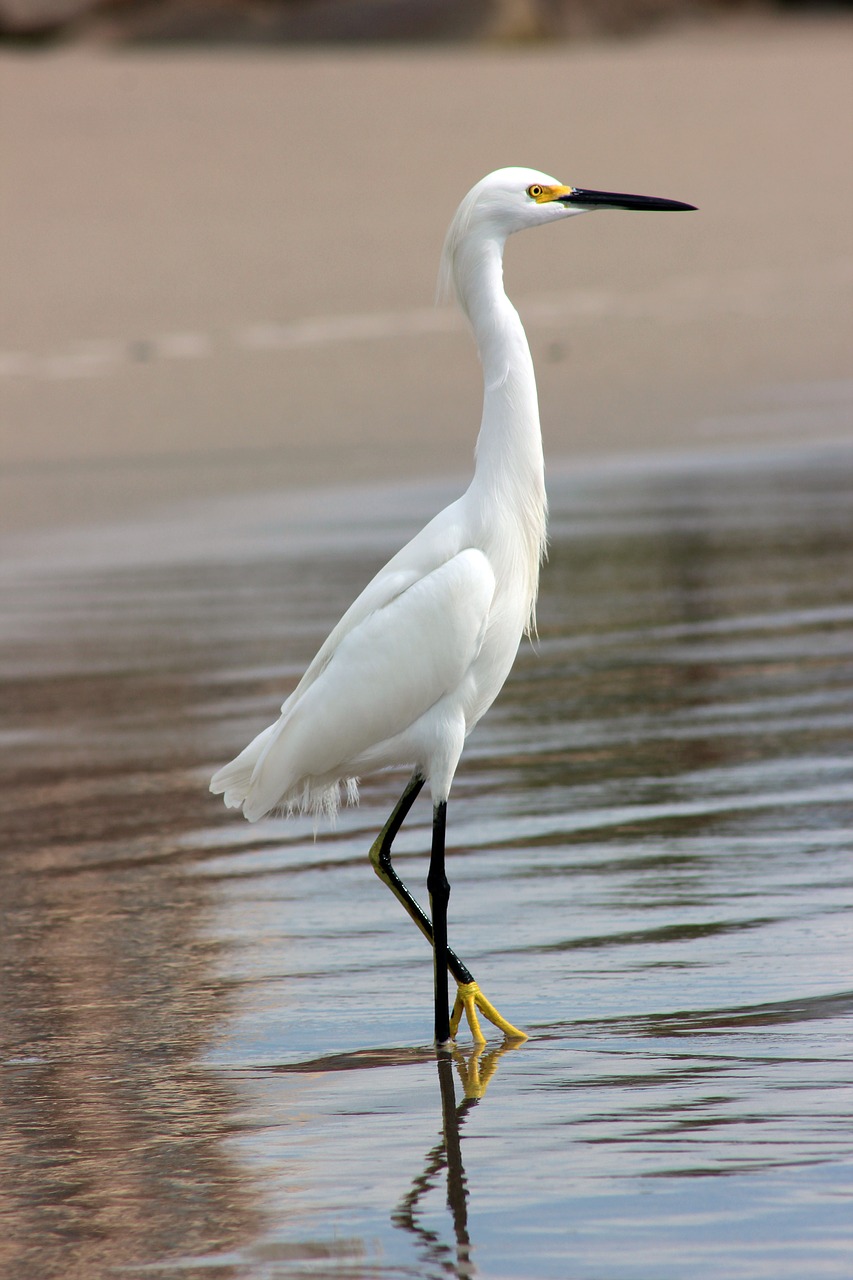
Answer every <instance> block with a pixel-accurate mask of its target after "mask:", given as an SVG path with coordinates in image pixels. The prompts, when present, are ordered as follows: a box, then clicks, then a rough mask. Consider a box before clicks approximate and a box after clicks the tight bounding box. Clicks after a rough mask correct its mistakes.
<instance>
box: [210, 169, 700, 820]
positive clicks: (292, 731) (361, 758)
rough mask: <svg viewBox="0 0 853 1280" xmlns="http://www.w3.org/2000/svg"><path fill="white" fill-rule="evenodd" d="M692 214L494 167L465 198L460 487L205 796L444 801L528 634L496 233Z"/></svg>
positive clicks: (512, 319)
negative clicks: (590, 215)
mask: <svg viewBox="0 0 853 1280" xmlns="http://www.w3.org/2000/svg"><path fill="white" fill-rule="evenodd" d="M606 205H610V206H615V207H622V208H635V209H636V208H659V209H663V208H669V209H675V208H690V206H689V205H681V204H679V203H678V202H675V201H665V200H654V199H649V198H647V197H643V196H621V195H613V194H611V193H602V192H588V191H582V190H581V189H579V188H575V187H566V186H562V185H561V184H559V183H558V182H557V181H556V180H555V179H554V178H551V177H548V175H547V174H543V173H539V172H537V171H536V170H533V169H518V168H514V169H500V170H498V171H497V172H495V173H492V174H489V175H488V177H486V178H484V179H483V180H482V181H481V182H479V183H477V185H476V186H475V187H473V188H472V190H471V191H470V192H469V193H468V195H467V196H466V197H465V199H464V200H463V201H462V203H461V205H460V206H459V209H458V210H457V212H456V215H455V217H454V218H453V221H452V222H451V225H450V229H449V231H448V233H447V238H446V241H445V245H444V252H443V255H442V263H441V272H440V288H441V289H442V290H443V291H445V292H447V291H450V290H452V291H454V292H455V294H456V296H457V298H458V300H459V302H460V304H461V306H462V309H463V311H464V312H465V314H466V316H467V317H468V320H469V322H470V324H471V327H472V329H473V331H474V336H475V338H476V341H477V347H478V350H479V355H480V360H481V363H482V367H483V379H484V400H483V416H482V423H481V426H480V432H479V436H478V439H477V448H476V467H475V471H474V477H473V479H472V481H471V484H470V486H469V488H468V489H467V491H466V492H465V493H464V494H463V495H462V497H461V498H459V499H458V500H457V501H456V502H454V503H452V504H451V506H449V507H447V508H446V509H445V510H444V511H442V512H441V513H440V514H439V515H437V516H436V517H435V518H434V519H433V520H432V521H430V523H429V524H428V525H427V526H426V528H424V529H423V530H421V532H420V533H419V534H417V536H416V537H414V538H413V539H412V541H411V542H409V543H408V544H407V545H406V546H405V547H403V548H402V550H401V551H399V552H398V553H397V555H395V556H394V557H393V559H391V560H390V561H389V562H388V564H386V565H385V567H384V568H383V569H381V570H380V571H379V573H378V574H377V575H376V577H375V578H373V580H372V581H371V582H370V583H369V584H368V585H367V587H365V589H364V591H363V592H362V593H361V595H360V596H359V597H358V599H357V600H356V601H355V602H354V604H353V605H352V606H351V607H350V608H349V609H348V610H347V612H346V613H345V614H344V616H343V618H342V619H341V621H340V622H339V623H338V625H337V626H336V627H335V629H334V631H333V632H332V634H331V635H330V636H329V638H328V639H327V640H326V642H325V644H324V645H323V647H322V648H321V649H320V652H319V653H318V654H317V656H316V657H315V659H314V661H313V662H312V663H311V665H310V666H309V668H308V670H307V671H306V673H305V675H304V676H303V677H302V680H301V681H300V683H299V684H298V686H297V687H296V689H295V690H294V691H293V693H292V694H291V695H290V697H289V698H288V699H287V700H286V702H285V703H284V705H283V706H282V709H281V716H280V717H279V719H278V720H277V721H276V723H275V724H274V725H272V726H270V727H269V728H268V729H265V730H264V731H263V732H262V733H260V734H259V735H258V737H257V738H255V739H254V741H253V742H251V743H250V744H249V746H248V747H246V749H245V750H244V751H243V752H242V753H241V754H240V755H239V756H237V758H236V759H235V760H234V761H232V762H231V763H230V764H227V765H225V767H224V768H222V769H220V770H219V772H218V773H216V774H215V776H214V777H213V780H212V781H211V784H210V786H211V790H212V791H213V792H215V793H217V794H219V793H221V794H224V797H225V803H226V804H227V805H229V806H231V807H232V808H242V810H243V813H244V814H245V816H246V817H247V818H248V819H249V820H250V821H255V820H256V819H258V818H261V817H263V815H264V814H266V813H269V812H270V811H271V810H273V809H277V808H283V809H284V810H285V811H286V812H288V813H291V812H294V811H303V812H304V811H309V812H313V813H314V814H315V815H319V814H325V815H327V816H329V817H333V816H334V813H335V811H336V808H337V805H338V802H339V798H340V794H341V787H342V785H343V786H345V788H346V791H347V796H348V798H349V799H351V800H352V799H354V798H356V797H357V779H358V777H359V775H360V774H363V773H368V772H372V771H374V770H377V769H383V768H386V767H388V766H392V765H410V766H414V767H415V768H416V769H418V771H419V772H420V774H421V776H423V777H424V778H425V779H426V780H427V781H428V782H429V784H430V789H431V792H432V798H433V803H434V804H436V803H439V802H441V801H444V800H446V799H447V796H448V793H449V790H450V785H451V782H452V780H453V775H454V772H455V770H456V766H457V764H458V762H459V757H460V754H461V752H462V747H463V744H464V741H465V738H466V736H467V735H468V734H469V733H470V732H471V730H472V729H473V728H474V726H475V725H476V723H477V721H478V720H479V719H480V717H481V716H482V715H483V713H484V712H485V711H486V710H487V709H488V708H489V706H491V704H492V702H493V701H494V699H495V698H496V696H497V694H498V692H499V691H500V689H501V686H502V685H503V683H504V681H505V680H506V677H507V675H508V673H509V670H510V667H511V666H512V663H513V659H514V657H515V654H516V652H517V649H518V645H519V642H520V640H521V637H522V634H523V633H524V631H525V628H530V627H532V626H533V624H534V609H535V603H536V593H537V588H538V581H539V564H540V560H541V558H542V554H543V550H544V546H545V514H546V502H545V484H544V464H543V457H542V439H541V433H540V427H539V408H538V403H537V396H536V383H535V378H534V373H533V363H532V360H531V357H530V349H529V347H528V344H527V339H526V337H525V334H524V329H523V328H522V325H521V321H520V319H519V317H518V314H517V312H516V311H515V308H514V307H513V306H512V304H511V303H510V301H509V299H508V298H507V296H506V293H505V292H504V288H503V265H502V264H503V250H504V244H505V241H506V238H507V236H508V235H510V234H511V233H512V232H514V231H520V230H522V229H523V228H525V227H531V226H536V225H540V224H542V223H545V222H553V221H555V220H558V219H562V218H565V217H568V216H571V215H572V214H577V213H583V212H585V211H587V210H588V209H591V208H597V207H602V206H606Z"/></svg>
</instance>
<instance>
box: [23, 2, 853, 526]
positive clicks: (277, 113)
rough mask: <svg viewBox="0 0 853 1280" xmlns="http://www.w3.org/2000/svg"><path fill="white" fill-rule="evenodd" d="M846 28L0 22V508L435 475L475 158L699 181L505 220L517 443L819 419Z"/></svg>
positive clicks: (458, 411) (792, 430)
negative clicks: (571, 212) (38, 37)
mask: <svg viewBox="0 0 853 1280" xmlns="http://www.w3.org/2000/svg"><path fill="white" fill-rule="evenodd" d="M851 31H853V27H851V24H850V21H849V19H846V18H843V17H840V18H831V19H825V20H810V21H798V20H792V21H757V22H754V23H746V24H744V23H740V24H734V25H729V26H725V25H723V26H713V27H708V28H704V27H696V28H692V29H689V30H685V31H683V32H677V33H671V34H668V35H664V36H659V37H655V38H649V39H641V40H635V41H625V42H614V43H600V44H595V43H593V44H588V45H580V46H577V47H572V46H562V47H541V48H538V47H537V48H515V49H512V48H510V49H470V48H464V49H440V50H439V49H413V50H409V51H396V52H393V53H391V52H387V51H376V52H369V51H368V52H365V51H360V52H351V51H349V52H348V51H331V52H323V51H304V50H303V51H299V52H287V51H276V52H264V53H245V52H216V53H211V52H204V51H170V52H162V51H158V52H156V53H154V52H148V53H145V52H133V53H129V52H117V51H111V50H108V49H100V48H97V47H71V48H65V49H59V50H56V51H51V52H46V53H40V54H33V55H22V54H13V53H8V52H6V53H3V54H2V55H0V120H2V129H3V153H4V174H5V176H4V201H3V213H2V218H3V235H2V238H0V255H2V262H0V271H2V278H3V291H2V299H0V400H1V401H2V404H1V405H0V407H2V412H0V526H2V528H3V529H4V530H10V529H21V528H39V527H44V526H54V527H61V526H63V525H71V524H75V523H80V522H90V521H93V520H100V519H110V518H112V517H115V516H117V515H118V516H125V515H129V514H130V515H132V514H135V513H139V512H146V511H150V510H152V509H156V508H157V507H158V506H160V505H169V504H178V505H180V504H181V503H183V502H184V501H185V500H186V499H188V498H189V497H191V496H194V495H196V496H198V495H205V494H211V493H232V492H252V491H253V490H255V489H258V488H276V487H282V486H287V487H291V488H293V487H299V486H304V485H306V484H330V483H331V484H335V483H338V484H340V483H350V482H353V481H363V480H366V479H371V480H373V479H380V480H381V479H395V478H407V479H411V478H413V477H416V476H419V475H426V476H432V477H443V476H447V475H450V474H453V475H457V474H462V473H464V472H466V471H467V469H468V467H469V465H470V463H469V460H470V456H471V450H472V445H473V439H474V435H475V432H476V425H477V421H478V416H479V400H480V386H479V373H478V369H477V365H476V360H475V357H474V352H473V348H472V345H471V343H470V341H469V340H468V338H467V336H466V335H465V333H464V331H463V329H462V327H461V324H460V322H459V320H458V319H457V318H456V317H455V315H454V313H453V312H452V311H451V310H439V311H436V310H434V309H433V307H432V298H433V290H434V281H435V274H436V267H437V261H438V255H439V251H440V247H441V242H442V238H443V235H444V231H445V228H446V225H447V222H448V219H449V217H450V215H451V213H452V211H453V209H454V207H455V205H456V203H457V202H458V200H459V198H460V197H461V195H462V194H463V193H464V192H465V190H466V189H467V188H468V187H469V186H470V184H471V183H472V181H474V180H475V179H476V178H478V177H479V176H480V175H481V174H482V173H484V172H486V171H488V170H489V169H491V168H494V167H497V166H499V165H502V164H507V163H529V164H533V165H536V166H541V167H543V168H545V169H546V170H547V171H551V172H556V174H557V175H558V176H559V177H561V178H562V179H564V180H567V181H572V182H575V183H577V184H578V185H585V186H590V187H600V188H603V189H617V190H618V189H622V190H636V191H640V192H646V193H650V194H659V195H666V196H673V197H676V198H681V199H684V200H688V201H690V202H693V203H695V204H697V205H699V206H700V210H701V211H700V212H699V213H697V214H691V215H689V216H687V215H684V216H681V215H680V216H663V215H661V216H656V217H654V218H638V217H632V216H631V215H628V214H624V215H614V214H611V215H609V216H608V217H607V218H602V217H597V218H584V219H578V220H575V221H573V222H572V223H571V224H569V225H568V226H563V227H559V228H556V227H555V228H552V229H549V230H548V231H547V232H544V231H543V232H542V233H541V234H539V235H528V236H522V237H518V238H517V239H516V241H515V242H514V243H512V244H511V246H510V249H509V254H508V266H507V277H508V283H509V288H510V292H511V294H512V295H513V297H514V299H515V300H516V301H517V303H518V305H519V308H520V310H521V312H522V315H523V318H524V320H525V323H526V324H527V327H528V330H529V333H530V337H531V342H532V346H533V350H534V357H535V359H536V363H537V368H538V374H539V381H540V390H541V400H542V410H543V422H544V429H545V437H546V451H547V455H548V458H549V460H550V461H552V462H553V461H558V460H561V459H564V458H572V457H582V456H589V455H595V454H599V453H601V452H603V451H604V452H618V453H621V452H626V451H628V452H633V451H647V450H650V449H652V450H654V449H677V450H683V449H692V448H703V449H704V448H707V447H708V446H709V445H722V446H725V447H729V446H740V445H742V444H744V443H747V444H756V443H760V444H766V445H769V446H771V447H773V446H774V445H776V444H779V443H780V442H781V443H790V442H791V441H796V440H804V439H809V438H817V439H831V438H838V437H839V436H843V435H845V434H847V435H849V433H850V431H851V426H850V413H849V404H847V403H846V402H844V400H843V397H842V400H841V402H839V398H838V393H839V388H842V389H843V388H844V385H845V381H846V382H847V383H849V380H850V378H851V361H850V354H849V349H850V341H849V339H850V325H851V320H853V317H851V308H850V280H851V270H853V241H852V240H851V230H850V228H851V226H853V175H851V169H850V166H849V164H848V163H847V157H848V156H849V120H850V115H851V109H853V95H851V87H850V86H851V76H850V63H851V59H850V35H851ZM816 385H818V386H820V387H823V388H825V391H824V392H821V393H819V396H818V399H821V397H822V402H821V403H819V404H818V403H815V402H814V392H813V390H812V389H813V388H814V387H815V386H816ZM806 387H808V388H809V390H808V391H806V392H804V388H806ZM848 390H849V386H848ZM804 394H807V395H808V396H809V397H810V398H811V401H812V403H811V404H810V405H809V411H808V412H804V411H803V406H802V399H803V395H804Z"/></svg>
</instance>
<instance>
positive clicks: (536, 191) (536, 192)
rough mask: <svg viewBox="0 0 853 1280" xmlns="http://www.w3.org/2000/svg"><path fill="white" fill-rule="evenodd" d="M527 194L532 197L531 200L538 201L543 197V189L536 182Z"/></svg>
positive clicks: (528, 189)
mask: <svg viewBox="0 0 853 1280" xmlns="http://www.w3.org/2000/svg"><path fill="white" fill-rule="evenodd" d="M527 194H528V195H529V196H530V199H531V200H538V199H539V197H540V196H541V195H542V188H541V187H540V186H539V184H538V183H536V182H534V184H533V186H532V187H528V188H527Z"/></svg>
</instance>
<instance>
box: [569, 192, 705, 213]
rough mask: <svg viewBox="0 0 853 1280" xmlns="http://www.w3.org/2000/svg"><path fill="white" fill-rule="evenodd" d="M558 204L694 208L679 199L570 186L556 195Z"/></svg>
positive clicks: (666, 208)
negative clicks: (586, 189) (561, 194)
mask: <svg viewBox="0 0 853 1280" xmlns="http://www.w3.org/2000/svg"><path fill="white" fill-rule="evenodd" d="M557 199H558V201H559V203H560V204H566V205H577V206H578V207H579V208H581V209H649V210H657V211H658V212H670V213H674V212H676V211H677V210H680V209H695V208H696V206H695V204H682V202H681V201H680V200H661V199H659V198H658V197H657V196H626V195H620V194H619V193H618V192H616V191H584V190H583V188H582V187H572V188H571V189H570V190H569V191H568V192H567V193H566V195H563V196H558V197H557Z"/></svg>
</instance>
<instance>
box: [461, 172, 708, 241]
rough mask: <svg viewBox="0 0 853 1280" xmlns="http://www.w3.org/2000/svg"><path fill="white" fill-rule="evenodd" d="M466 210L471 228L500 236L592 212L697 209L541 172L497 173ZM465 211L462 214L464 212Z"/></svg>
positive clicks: (471, 193) (466, 203)
mask: <svg viewBox="0 0 853 1280" xmlns="http://www.w3.org/2000/svg"><path fill="white" fill-rule="evenodd" d="M462 208H463V209H465V210H466V214H465V218H466V223H467V225H468V226H469V227H473V226H474V225H475V224H479V225H480V226H482V227H483V229H489V230H492V231H494V232H495V233H497V234H498V235H501V234H502V235H504V236H506V235H510V234H511V233H512V232H514V231H523V230H524V228H525V227H537V226H540V225H541V224H542V223H544V222H555V221H557V220H559V219H560V218H568V217H571V216H572V215H573V214H576V213H588V212H589V211H590V210H592V209H631V210H647V211H653V210H657V211H661V212H662V211H665V210H669V211H671V212H672V211H675V210H684V209H693V208H694V206H693V205H692V204H683V203H682V202H681V201H680V200H662V199H659V198H658V197H657V196H631V195H624V194H620V193H618V192H615V191H588V190H586V189H585V188H583V187H569V186H566V185H564V184H563V183H562V182H558V181H557V179H556V178H552V177H550V176H549V175H548V174H547V173H540V172H539V171H538V170H537V169H496V170H495V172H494V173H490V174H488V175H487V176H486V177H485V178H483V179H482V180H481V181H480V182H478V183H477V185H476V186H475V187H472V189H471V191H469V193H468V195H467V196H466V197H465V200H464V201H463V202H462ZM460 212H461V210H460Z"/></svg>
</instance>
